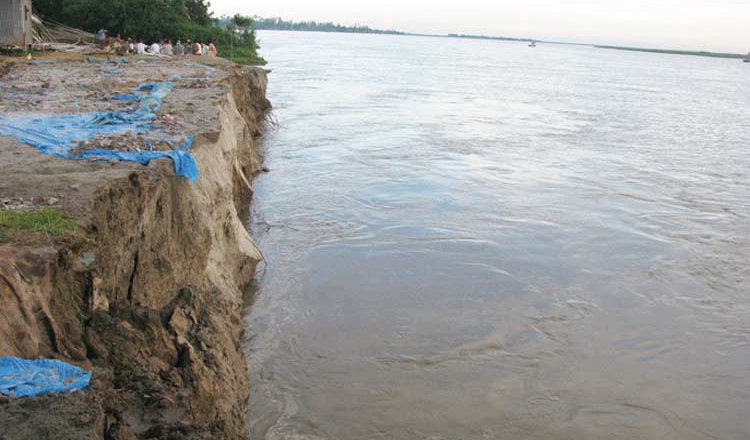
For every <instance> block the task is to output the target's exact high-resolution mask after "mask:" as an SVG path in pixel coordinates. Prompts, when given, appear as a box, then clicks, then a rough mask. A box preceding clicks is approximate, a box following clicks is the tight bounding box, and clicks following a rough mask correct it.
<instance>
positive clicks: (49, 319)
mask: <svg viewBox="0 0 750 440" xmlns="http://www.w3.org/2000/svg"><path fill="white" fill-rule="evenodd" d="M104 67H107V68H109V67H110V66H104ZM147 81H148V82H153V81H174V82H175V89H174V91H173V92H172V93H170V94H169V95H168V96H167V97H166V98H165V100H164V102H163V105H162V108H161V110H160V112H159V114H158V115H157V116H158V117H157V120H156V126H157V128H158V129H160V130H165V131H168V132H169V133H171V134H193V135H195V141H194V143H193V146H192V149H191V152H192V153H193V156H194V157H195V160H196V163H197V164H198V168H199V174H200V177H199V179H198V181H197V182H196V183H191V182H190V181H188V180H187V179H185V178H182V177H177V176H175V175H174V172H173V169H172V164H171V162H170V161H169V160H158V161H154V162H152V163H151V164H150V165H149V166H141V165H138V164H132V163H123V162H89V161H74V160H65V159H57V158H53V157H50V156H46V155H43V154H40V153H38V152H37V151H36V149H35V148H33V147H31V146H28V145H25V144H22V143H20V142H18V141H16V140H15V139H14V138H10V137H0V176H2V177H0V200H5V201H6V202H8V203H7V204H13V205H17V204H18V203H24V201H33V202H32V203H33V204H35V205H36V204H40V203H41V204H50V202H49V201H50V200H52V201H53V202H54V204H53V205H54V206H56V207H59V208H60V209H61V210H62V211H63V213H64V214H65V215H67V216H70V217H72V218H75V219H76V220H77V222H78V229H77V230H76V231H75V232H74V233H71V234H69V235H66V236H63V237H45V236H38V235H34V234H26V233H15V234H13V236H12V237H11V239H10V240H9V241H6V242H5V243H0V356H6V355H12V356H20V357H24V358H39V357H43V358H56V359H61V360H64V361H66V362H70V363H73V364H76V365H78V366H81V367H84V368H88V369H92V370H93V371H94V379H93V381H92V385H91V387H90V388H89V389H87V390H85V391H82V392H76V393H71V394H67V395H51V396H44V397H37V398H27V399H16V400H11V399H7V398H0V439H42V438H44V439H107V440H110V439H207V438H211V439H214V438H218V439H222V438H223V439H239V438H242V437H243V435H244V414H245V408H246V404H247V397H248V396H247V393H248V386H247V365H246V361H245V357H244V355H243V353H242V349H241V347H240V334H241V332H242V328H243V322H242V316H241V312H242V303H243V302H242V291H243V288H244V287H245V286H246V285H248V283H250V281H251V279H252V277H253V274H254V270H255V265H256V264H257V262H258V261H259V260H260V253H259V252H258V250H257V248H256V247H255V245H254V244H253V242H252V241H251V239H250V237H249V235H248V233H247V231H246V229H245V227H244V224H243V222H242V220H241V216H242V215H243V214H244V213H246V212H247V204H248V203H249V200H250V196H251V194H252V192H251V188H250V182H251V181H252V177H253V175H254V174H255V173H257V172H259V171H260V170H261V169H262V165H261V157H260V154H259V151H258V149H257V148H256V146H255V144H254V138H255V137H256V136H257V135H258V134H259V133H260V131H261V130H262V127H263V123H264V118H265V116H266V114H267V112H268V111H269V109H270V105H269V103H268V101H267V100H266V98H265V90H266V74H265V71H263V70H262V69H258V68H249V67H238V66H234V65H230V64H229V63H226V62H223V61H222V60H218V59H217V60H213V61H212V65H211V66H207V65H205V64H197V63H194V62H192V61H191V60H181V61H173V62H166V63H165V62H158V63H140V64H139V63H137V62H136V60H135V59H132V60H131V63H130V64H128V65H124V66H122V65H121V66H117V67H116V68H115V70H112V69H102V67H101V66H99V65H92V64H86V63H84V62H81V61H66V62H59V63H44V64H30V63H17V64H15V65H14V66H13V67H12V68H11V70H10V71H9V72H8V73H6V75H5V76H4V78H3V82H2V87H0V96H2V98H1V99H0V113H2V114H5V115H8V114H13V113H15V112H17V113H34V112H36V113H63V112H83V111H105V110H112V109H116V108H121V107H122V106H127V105H130V104H128V103H123V102H120V101H112V100H111V99H109V97H110V96H111V95H112V94H114V93H120V92H126V91H128V90H130V89H131V88H132V87H134V86H135V85H137V84H139V83H141V82H147ZM196 84H197V85H196ZM109 142H113V143H115V144H117V143H119V140H117V139H115V140H113V141H109ZM129 142H132V143H133V145H132V146H130V147H128V148H142V146H141V145H138V144H137V142H139V138H138V137H137V136H133V137H131V138H129ZM40 201H41V202H40ZM0 209H9V208H3V207H2V206H0Z"/></svg>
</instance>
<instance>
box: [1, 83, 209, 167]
mask: <svg viewBox="0 0 750 440" xmlns="http://www.w3.org/2000/svg"><path fill="white" fill-rule="evenodd" d="M171 90H172V83H171V82H164V83H146V84H141V85H140V86H139V87H137V88H136V89H135V90H134V91H135V92H139V93H141V94H139V95H134V96H137V100H138V103H137V107H136V108H135V109H134V110H129V111H123V110H117V111H111V112H92V113H73V114H10V115H8V114H6V115H0V135H1V136H13V137H15V138H16V139H18V140H19V141H21V142H24V143H26V144H29V145H33V146H35V147H36V148H37V149H38V150H39V151H40V152H42V153H45V154H49V155H52V156H56V157H63V158H68V159H78V160H84V159H96V160H125V161H131V162H138V163H141V164H144V165H146V164H148V163H149V162H151V161H152V160H154V159H160V158H165V157H169V158H171V159H172V161H173V162H174V167H175V173H176V174H177V175H178V176H184V177H187V178H188V179H190V180H191V181H193V182H195V181H196V180H197V179H198V168H197V166H196V164H195V160H194V159H193V156H192V155H191V154H190V153H189V152H188V151H187V150H188V149H189V148H190V146H191V145H192V142H193V137H192V136H185V137H184V138H182V139H163V140H164V141H165V142H167V143H169V144H170V145H173V146H174V147H175V149H173V150H169V151H118V150H104V149H94V150H80V151H77V152H76V153H75V154H73V153H71V152H70V150H71V148H73V147H74V146H75V145H76V143H78V142H81V141H85V140H91V139H94V138H96V137H97V136H102V135H112V134H121V133H125V132H146V131H152V130H154V127H152V126H151V121H152V120H153V119H154V118H156V114H155V112H157V111H158V110H159V109H160V108H161V101H162V99H163V98H164V97H165V96H166V95H167V94H168V93H169V92H170V91H171Z"/></svg>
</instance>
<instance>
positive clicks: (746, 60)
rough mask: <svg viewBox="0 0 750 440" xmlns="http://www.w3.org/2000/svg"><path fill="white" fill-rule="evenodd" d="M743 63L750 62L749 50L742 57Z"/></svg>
mask: <svg viewBox="0 0 750 440" xmlns="http://www.w3.org/2000/svg"><path fill="white" fill-rule="evenodd" d="M742 62H743V63H750V52H748V54H747V56H746V57H745V58H743V59H742Z"/></svg>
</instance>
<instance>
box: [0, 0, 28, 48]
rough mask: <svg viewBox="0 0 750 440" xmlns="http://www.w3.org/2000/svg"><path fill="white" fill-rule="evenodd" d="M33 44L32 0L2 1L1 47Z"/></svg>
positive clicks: (0, 0) (0, 4)
mask: <svg viewBox="0 0 750 440" xmlns="http://www.w3.org/2000/svg"><path fill="white" fill-rule="evenodd" d="M32 43H33V37H32V25H31V0H0V46H16V47H22V48H27V47H29V45H31V44H32Z"/></svg>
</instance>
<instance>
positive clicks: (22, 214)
mask: <svg viewBox="0 0 750 440" xmlns="http://www.w3.org/2000/svg"><path fill="white" fill-rule="evenodd" d="M75 227H76V222H75V220H72V219H69V218H65V217H63V215H62V214H61V213H60V211H58V210H57V209H54V208H49V207H47V208H42V209H41V210H39V211H35V210H30V209H28V210H26V209H25V210H12V209H2V210H0V241H4V240H5V239H6V238H7V235H8V232H10V231H29V232H37V233H42V234H46V235H49V236H55V237H56V236H60V235H63V234H65V233H66V232H68V231H72V230H73V229H75Z"/></svg>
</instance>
